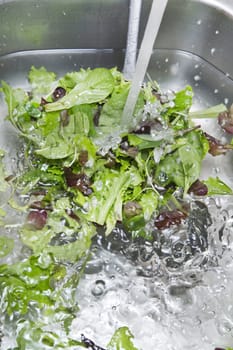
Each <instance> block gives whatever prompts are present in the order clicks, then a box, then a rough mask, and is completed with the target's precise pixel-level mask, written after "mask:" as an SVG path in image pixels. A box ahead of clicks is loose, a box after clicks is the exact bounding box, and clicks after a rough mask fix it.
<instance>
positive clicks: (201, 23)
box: [0, 0, 233, 350]
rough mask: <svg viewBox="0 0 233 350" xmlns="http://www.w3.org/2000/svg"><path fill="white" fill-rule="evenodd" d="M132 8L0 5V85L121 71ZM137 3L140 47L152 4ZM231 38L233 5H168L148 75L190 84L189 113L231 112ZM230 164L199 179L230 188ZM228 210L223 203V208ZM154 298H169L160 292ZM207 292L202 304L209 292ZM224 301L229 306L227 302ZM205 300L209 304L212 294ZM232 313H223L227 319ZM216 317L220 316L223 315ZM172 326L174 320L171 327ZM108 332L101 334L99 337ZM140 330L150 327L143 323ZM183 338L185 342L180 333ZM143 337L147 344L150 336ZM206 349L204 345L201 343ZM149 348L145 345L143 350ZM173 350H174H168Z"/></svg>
mask: <svg viewBox="0 0 233 350" xmlns="http://www.w3.org/2000/svg"><path fill="white" fill-rule="evenodd" d="M129 2H130V0H30V1H29V0H0V80H5V81H7V82H8V83H10V84H12V85H14V86H24V87H25V86H27V72H28V71H29V69H30V67H31V66H32V65H34V66H36V67H40V66H45V67H46V68H47V69H48V70H51V71H54V72H56V73H57V74H58V76H59V75H62V74H64V73H65V72H67V71H73V70H78V69H79V68H80V67H84V68H87V67H100V66H103V67H113V66H117V67H118V68H119V69H120V70H121V69H122V68H123V63H124V55H125V47H126V40H127V28H128V17H129ZM142 2H143V4H142V15H141V21H140V32H139V44H140V42H141V40H142V37H143V33H144V28H145V25H146V20H147V17H148V14H149V11H150V6H151V3H152V0H142ZM232 38H233V0H169V2H168V7H167V9H166V12H165V15H164V18H163V21H162V24H161V27H160V31H159V35H158V37H157V40H156V43H155V47H154V51H153V54H152V56H151V60H150V64H149V67H148V74H149V75H150V76H151V78H152V79H155V80H157V81H158V83H159V84H160V85H161V87H162V88H164V89H173V90H177V89H181V88H183V87H184V86H185V85H187V84H189V85H191V86H192V87H193V89H194V93H195V97H194V106H193V109H200V108H203V107H208V106H212V105H215V104H219V103H225V104H226V105H227V106H228V107H229V106H230V105H231V104H232V103H233V64H232V62H233V59H232V55H233V40H232ZM0 111H1V112H0V113H1V119H0V148H4V149H6V150H8V151H9V154H10V158H11V160H12V159H13V160H15V159H14V155H15V154H16V156H17V142H18V141H17V140H18V138H17V137H16V136H15V133H16V132H15V130H14V129H13V128H12V127H11V126H10V125H9V124H8V123H6V122H5V121H4V116H5V115H6V113H7V111H6V106H5V103H4V101H3V96H1V94H0ZM198 123H199V121H198ZM201 124H202V126H203V128H205V129H206V130H207V131H208V132H209V133H211V134H212V135H214V136H217V137H219V138H224V139H229V140H230V137H228V136H226V135H225V134H224V133H223V131H222V130H220V127H219V126H218V124H217V122H216V121H214V120H211V121H207V120H204V121H202V122H201ZM232 164H233V152H232V153H229V154H228V155H226V156H222V157H211V156H210V157H207V159H206V162H205V166H204V168H203V173H202V176H203V177H205V176H206V174H207V173H208V175H210V176H214V177H215V176H219V177H220V178H221V179H222V180H223V181H225V182H226V183H227V184H228V185H230V186H232V188H233V171H232V170H233V169H232V168H233V166H232ZM218 203H220V204H222V202H217V204H218ZM230 203H232V198H230ZM228 204H229V203H226V206H227V205H228ZM231 220H232V219H231ZM231 229H232V228H231ZM219 230H220V228H219ZM227 263H228V262H226V264H227ZM116 266H117V265H116ZM114 268H115V267H114ZM212 273H214V272H213V271H212ZM229 275H230V272H229ZM129 276H131V275H129ZM132 276H134V275H132ZM101 278H102V277H101ZM132 278H134V277H132ZM190 278H191V275H190ZM207 281H208V278H207ZM155 282H156V281H155ZM153 283H154V282H153ZM156 283H157V284H156ZM156 283H154V284H153V286H152V284H151V287H150V289H151V290H150V291H149V293H152V292H154V293H155V298H154V300H155V305H154V306H155V309H154V311H153V310H152V311H153V312H154V314H155V316H153V317H155V318H156V317H157V316H156V315H157V314H156V312H157V311H156V310H157V309H156V307H157V305H156V302H157V301H156V300H157V299H156V298H157V294H156V293H158V291H159V283H158V282H156ZM224 283H225V282H224ZM227 283H228V282H227ZM231 285H232V284H231ZM148 286H149V284H148ZM152 287H153V288H152ZM221 287H222V286H221ZM156 288H157V290H158V291H157V290H156ZM229 288H230V287H229ZM143 290H144V289H143ZM159 293H161V294H163V295H162V297H163V298H166V293H164V290H163V289H161V291H160V292H159ZM206 293H207V297H206V300H207V299H208V298H209V294H208V293H209V291H207V292H206ZM216 293H217V292H216ZM220 293H221V290H220V292H219V294H218V296H219V298H222V294H220ZM142 294H143V293H141V294H140V295H142ZM231 294H232V293H231ZM135 295H136V293H135ZM140 295H139V298H140ZM197 295H199V294H197ZM143 296H144V295H143ZM83 299H85V298H83ZM200 299H201V294H200ZM228 299H229V300H231V298H230V296H229V298H228ZM210 300H214V299H213V295H212V299H210ZM84 301H85V300H84ZM123 302H124V301H123ZM194 302H195V303H196V304H197V305H198V306H197V307H199V306H200V308H201V305H202V303H201V302H202V300H198V298H197V299H195V300H194V301H193V303H194ZM188 303H189V301H187V305H186V304H184V305H183V304H180V305H181V306H180V307H181V308H183V307H184V308H187V310H188V312H189V310H192V309H191V308H190V309H189V304H188ZM214 303H215V300H214ZM204 305H205V304H204ZM86 306H87V307H88V305H85V307H86ZM206 306H207V305H205V307H206ZM227 307H228V305H226V308H227ZM230 307H231V306H229V310H228V312H229V313H231V315H232V307H231V309H230ZM103 308H104V307H103ZM142 308H143V304H142ZM211 310H212V309H211ZM152 311H151V314H152V313H153V312H152ZM223 311H224V310H223ZM124 312H125V311H124ZM126 312H127V311H126ZM126 312H125V313H126ZM143 312H144V311H143ZM201 312H202V313H203V315H204V316H203V319H205V317H206V320H207V321H206V324H207V325H208V321H209V320H210V321H211V320H212V318H213V315H212V314H211V313H210V311H208V309H207V308H206V309H204V307H203V308H202V310H201ZM224 312H225V311H224ZM219 314H220V315H221V314H222V311H221V312H219ZM127 317H128V316H127ZM175 321H176V314H175V313H174V314H173V318H172V319H171V320H170V322H171V323H173V322H175ZM197 321H199V315H197V317H196V319H195V322H197ZM217 321H218V320H217ZM140 322H141V320H140ZM156 322H157V323H156V324H158V327H159V328H158V329H160V330H161V334H162V331H164V328H162V326H163V324H162V322H160V318H158V320H157V319H156ZM185 322H187V323H189V322H190V327H189V328H190V329H191V332H192V331H193V329H194V336H195V334H199V333H197V332H196V333H195V327H196V329H197V323H193V325H191V321H190V320H189V314H188V317H187V319H186V320H185ZM200 322H201V321H200ZM231 322H232V321H231ZM97 323H99V319H98V322H97ZM102 324H103V322H102V323H101V322H100V326H101V327H102ZM177 324H178V323H177ZM231 325H232V323H231ZM105 326H106V325H104V326H103V327H102V328H103V332H105V329H104V328H105ZM144 327H147V323H146V324H145V325H144ZM179 327H180V328H179V330H180V332H181V329H183V323H180V324H179ZM192 327H193V328H192ZM168 328H169V327H168ZM203 329H204V331H203V334H204V335H203V339H204V336H206V334H207V333H208V332H207V331H206V330H205V328H204V326H203ZM208 329H209V333H208V334H207V335H208V336H209V339H210V341H211V344H215V342H216V344H217V345H218V344H220V345H221V346H224V345H226V346H227V345H228V344H230V341H231V340H232V339H233V336H232V334H233V333H232V328H231V333H227V335H226V336H225V334H223V336H221V337H220V335H218V336H216V334H215V333H213V332H212V329H213V327H212V323H211V325H210V327H209V328H208ZM75 332H77V329H76V328H75ZM212 333H213V334H212ZM167 334H168V333H167ZM169 336H170V334H169ZM173 336H174V334H173ZM183 336H184V337H187V335H186V334H185V333H183ZM148 337H149V339H150V335H149V336H148ZM215 338H216V339H215ZM220 338H221V339H220ZM171 339H172V338H171ZM219 339H220V340H221V342H220V340H219ZM171 341H172V340H171ZM217 341H219V343H217ZM207 342H208V338H207V340H206V341H205V344H206V343H207ZM216 344H215V345H216ZM217 345H216V346H217ZM150 346H151V344H150V343H148V346H147V347H150ZM211 346H212V345H211ZM171 348H173V347H169V349H171ZM188 348H189V347H188ZM183 349H187V347H185V348H183ZM183 349H180V350H183ZM192 349H194V348H193V347H192ZM195 349H196V347H195ZM205 349H206V347H205ZM208 349H211V350H212V349H213V347H211V348H210V347H209V348H208Z"/></svg>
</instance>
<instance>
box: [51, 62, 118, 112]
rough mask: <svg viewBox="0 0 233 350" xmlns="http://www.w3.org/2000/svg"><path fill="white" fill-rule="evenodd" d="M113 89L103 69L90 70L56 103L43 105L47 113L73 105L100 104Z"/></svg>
mask: <svg viewBox="0 0 233 350" xmlns="http://www.w3.org/2000/svg"><path fill="white" fill-rule="evenodd" d="M113 88H114V78H113V76H112V74H111V72H110V71H109V70H108V69H105V68H96V69H93V70H90V71H89V72H88V74H87V75H86V77H85V79H84V80H83V81H81V82H80V83H78V84H77V85H75V87H74V88H73V89H72V90H70V92H68V94H66V95H65V96H64V97H62V98H61V99H60V100H58V101H57V102H53V103H48V104H46V105H45V110H46V111H47V112H52V111H60V110H62V109H69V108H71V107H73V106H75V105H82V104H87V103H88V104H90V103H95V102H101V101H103V100H104V99H105V98H106V97H108V96H109V95H110V94H111V93H112V90H113Z"/></svg>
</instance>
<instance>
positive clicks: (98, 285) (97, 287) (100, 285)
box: [91, 280, 105, 297]
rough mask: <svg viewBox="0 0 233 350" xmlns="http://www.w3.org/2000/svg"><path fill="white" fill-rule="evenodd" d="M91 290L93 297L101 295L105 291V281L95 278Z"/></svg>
mask: <svg viewBox="0 0 233 350" xmlns="http://www.w3.org/2000/svg"><path fill="white" fill-rule="evenodd" d="M91 292H92V294H93V295H94V296H95V297H99V296H101V295H102V294H103V293H104V292H105V282H104V281H102V280H97V281H96V282H95V284H94V286H93V287H92V289H91Z"/></svg>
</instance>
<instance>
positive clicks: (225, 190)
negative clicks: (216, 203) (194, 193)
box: [203, 177, 233, 196]
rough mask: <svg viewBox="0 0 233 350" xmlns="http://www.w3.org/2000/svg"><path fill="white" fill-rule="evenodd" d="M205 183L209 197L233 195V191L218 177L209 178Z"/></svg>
mask: <svg viewBox="0 0 233 350" xmlns="http://www.w3.org/2000/svg"><path fill="white" fill-rule="evenodd" d="M203 183H204V184H205V185H206V186H207V187H208V195H209V196H213V195H231V194H233V191H232V189H231V188H230V187H229V186H228V185H226V184H225V183H224V182H223V181H222V180H220V179H219V178H218V177H216V178H213V177H209V178H208V179H207V180H205V181H203Z"/></svg>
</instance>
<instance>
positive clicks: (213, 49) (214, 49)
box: [210, 47, 216, 56]
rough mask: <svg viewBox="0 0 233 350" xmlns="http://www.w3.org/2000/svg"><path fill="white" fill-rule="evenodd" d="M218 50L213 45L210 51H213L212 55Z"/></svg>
mask: <svg viewBox="0 0 233 350" xmlns="http://www.w3.org/2000/svg"><path fill="white" fill-rule="evenodd" d="M215 52H216V48H215V47H212V49H211V50H210V53H211V56H213V55H214V54H215Z"/></svg>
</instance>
